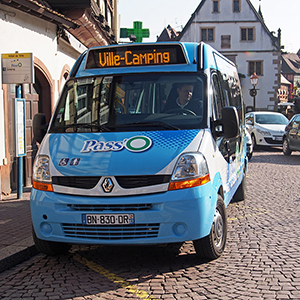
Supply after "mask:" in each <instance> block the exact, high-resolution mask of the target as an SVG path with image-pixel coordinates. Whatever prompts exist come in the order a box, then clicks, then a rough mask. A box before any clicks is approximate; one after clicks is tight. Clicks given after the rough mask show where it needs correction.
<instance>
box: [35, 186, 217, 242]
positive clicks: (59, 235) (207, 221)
mask: <svg viewBox="0 0 300 300" xmlns="http://www.w3.org/2000/svg"><path fill="white" fill-rule="evenodd" d="M216 201H217V193H216V191H215V190H214V189H213V188H212V186H211V183H207V184H205V185H202V186H199V187H197V188H191V189H184V190H177V191H168V192H164V193H158V194H151V195H140V196H127V197H88V196H76V195H64V194H59V193H54V192H43V191H38V190H35V189H33V190H32V192H31V214H32V222H33V226H34V230H35V232H36V235H37V237H38V238H39V239H42V240H48V241H54V242H65V243H70V244H102V245H134V244H164V243H174V242H183V241H188V240H195V239H199V238H202V237H204V236H207V235H208V234H209V232H210V230H211V226H212V222H213V217H214V212H215V207H216ZM88 213H90V214H98V213H99V214H105V213H107V214H115V213H117V214H120V213H126V214H134V220H135V223H134V224H131V225H86V224H84V221H83V215H84V214H88Z"/></svg>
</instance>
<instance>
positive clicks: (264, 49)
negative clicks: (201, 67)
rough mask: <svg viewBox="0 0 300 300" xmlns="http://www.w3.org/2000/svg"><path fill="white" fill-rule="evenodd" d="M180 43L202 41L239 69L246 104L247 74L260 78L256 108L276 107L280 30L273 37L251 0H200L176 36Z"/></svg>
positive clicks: (250, 103) (248, 100)
mask: <svg viewBox="0 0 300 300" xmlns="http://www.w3.org/2000/svg"><path fill="white" fill-rule="evenodd" d="M178 40H180V41H182V42H199V41H204V42H206V43H208V44H210V45H211V46H212V47H214V48H215V49H217V50H218V51H220V52H221V53H222V54H223V55H225V56H226V57H227V58H229V59H230V60H232V61H233V62H234V63H235V64H236V65H237V68H238V71H239V74H240V77H241V84H242V89H243V97H244V102H245V106H246V107H251V106H253V98H252V97H251V96H250V94H249V91H250V89H252V85H251V82H250V77H251V75H252V74H253V73H256V74H257V75H258V77H259V81H258V84H257V86H256V89H257V96H256V110H267V109H270V110H276V105H277V102H278V98H277V91H278V89H279V88H280V72H281V71H280V61H281V47H280V31H279V32H278V36H277V37H275V36H274V35H273V34H272V33H271V32H270V31H269V30H268V28H267V27H266V25H265V23H264V20H263V16H262V13H261V11H260V10H259V12H257V11H256V10H255V8H254V7H253V5H252V3H251V2H250V0H202V1H201V3H200V4H199V6H198V7H197V8H196V10H195V12H194V13H193V14H192V16H191V18H190V20H189V21H188V23H187V24H186V26H185V27H184V28H183V30H182V32H181V33H180V35H179V36H178Z"/></svg>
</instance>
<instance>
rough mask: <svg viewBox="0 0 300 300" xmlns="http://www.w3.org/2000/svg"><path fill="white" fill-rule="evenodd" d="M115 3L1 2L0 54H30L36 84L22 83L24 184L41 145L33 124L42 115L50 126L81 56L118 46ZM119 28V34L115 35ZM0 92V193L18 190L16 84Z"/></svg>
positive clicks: (99, 0)
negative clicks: (92, 49) (95, 48)
mask: <svg viewBox="0 0 300 300" xmlns="http://www.w3.org/2000/svg"><path fill="white" fill-rule="evenodd" d="M116 3H117V1H114V2H113V1H112V0H97V1H95V0H90V1H87V0H72V1H69V0H49V1H42V0H11V1H6V0H0V28H1V33H0V37H1V46H0V49H1V51H0V52H1V54H8V53H15V52H19V53H32V56H33V62H34V83H28V84H22V85H21V93H22V98H24V99H25V112H26V114H25V115H26V122H25V123H26V124H25V127H26V156H25V157H23V158H22V160H23V174H22V175H23V176H22V177H23V182H22V184H23V186H31V178H32V164H33V160H34V157H35V154H36V152H37V148H38V145H37V143H36V141H35V140H34V137H33V132H32V120H33V117H34V115H35V114H36V113H38V112H43V113H45V114H46V119H47V121H48V122H49V120H50V117H51V114H52V112H53V110H54V108H55V105H56V102H57V99H58V98H59V95H60V92H61V90H62V87H63V85H64V82H65V81H66V79H67V76H68V74H69V72H70V70H71V68H72V66H73V64H74V62H75V61H76V59H77V58H78V56H79V55H80V54H81V53H82V52H83V51H85V50H86V49H88V48H89V47H91V46H98V45H108V44H114V43H116V38H115V36H116V35H117V34H118V33H117V28H118V26H117V23H115V22H114V17H116V19H117V14H116V8H117V7H116ZM114 29H115V31H114ZM0 82H1V85H2V90H1V92H0V191H1V195H2V194H9V193H10V192H11V191H12V190H15V189H16V187H17V178H18V174H17V173H18V168H17V159H16V142H15V97H16V85H15V84H3V81H2V73H1V74H0Z"/></svg>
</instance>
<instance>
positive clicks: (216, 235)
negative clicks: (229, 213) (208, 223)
mask: <svg viewBox="0 0 300 300" xmlns="http://www.w3.org/2000/svg"><path fill="white" fill-rule="evenodd" d="M223 227H224V224H223V219H222V216H221V214H220V212H219V211H218V210H217V209H216V212H215V216H214V222H213V240H214V244H215V246H216V247H221V245H222V241H223Z"/></svg>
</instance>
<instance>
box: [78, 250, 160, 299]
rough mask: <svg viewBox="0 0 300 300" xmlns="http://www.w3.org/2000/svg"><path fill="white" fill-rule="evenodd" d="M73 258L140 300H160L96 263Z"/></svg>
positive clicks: (81, 258)
mask: <svg viewBox="0 0 300 300" xmlns="http://www.w3.org/2000/svg"><path fill="white" fill-rule="evenodd" d="M73 258H74V259H75V260H77V261H78V262H80V263H81V264H83V265H85V266H87V267H88V268H90V269H92V270H93V271H95V272H97V273H99V274H101V275H103V276H105V277H106V278H107V279H109V280H110V281H112V282H114V283H116V284H118V285H120V286H121V287H122V288H124V289H126V290H128V291H129V292H130V293H132V294H133V295H135V296H137V297H139V298H140V299H151V300H158V299H157V298H154V297H152V296H150V295H149V294H148V293H147V292H145V291H143V290H140V289H139V288H138V287H137V286H135V285H133V284H131V283H129V282H127V281H126V280H124V279H123V278H121V277H119V276H117V275H116V274H113V273H111V272H109V271H108V270H106V269H105V268H103V267H101V266H100V265H97V264H96V263H94V262H92V261H90V260H87V259H86V258H84V257H82V256H80V255H78V254H75V255H74V256H73Z"/></svg>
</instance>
